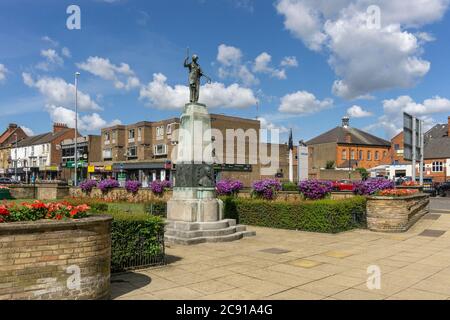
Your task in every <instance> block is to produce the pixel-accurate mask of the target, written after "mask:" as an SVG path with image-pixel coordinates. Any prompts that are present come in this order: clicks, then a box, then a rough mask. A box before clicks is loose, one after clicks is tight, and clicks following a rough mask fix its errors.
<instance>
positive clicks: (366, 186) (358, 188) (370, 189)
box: [353, 179, 395, 196]
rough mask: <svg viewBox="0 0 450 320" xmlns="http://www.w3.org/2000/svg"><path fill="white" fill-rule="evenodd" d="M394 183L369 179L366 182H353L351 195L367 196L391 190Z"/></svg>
mask: <svg viewBox="0 0 450 320" xmlns="http://www.w3.org/2000/svg"><path fill="white" fill-rule="evenodd" d="M394 187H395V183H394V182H392V181H391V180H386V179H370V180H366V181H360V182H355V183H354V184H353V193H354V194H357V195H360V196H369V195H373V194H375V193H377V192H378V191H380V190H386V189H393V188H394Z"/></svg>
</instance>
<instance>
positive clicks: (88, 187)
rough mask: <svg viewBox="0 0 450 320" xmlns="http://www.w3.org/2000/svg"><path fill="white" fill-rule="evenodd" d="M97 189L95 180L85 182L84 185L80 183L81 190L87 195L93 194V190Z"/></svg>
mask: <svg viewBox="0 0 450 320" xmlns="http://www.w3.org/2000/svg"><path fill="white" fill-rule="evenodd" d="M95 187H97V181H95V180H85V181H83V182H82V183H80V188H81V190H83V191H84V192H86V193H89V192H91V191H92V189H94V188H95Z"/></svg>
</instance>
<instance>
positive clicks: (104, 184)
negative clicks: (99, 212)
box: [98, 179, 120, 192]
mask: <svg viewBox="0 0 450 320" xmlns="http://www.w3.org/2000/svg"><path fill="white" fill-rule="evenodd" d="M119 187H120V184H119V182H118V181H117V180H114V179H107V180H102V181H100V182H99V183H98V188H99V189H100V190H101V191H102V192H108V191H109V190H111V189H114V188H119Z"/></svg>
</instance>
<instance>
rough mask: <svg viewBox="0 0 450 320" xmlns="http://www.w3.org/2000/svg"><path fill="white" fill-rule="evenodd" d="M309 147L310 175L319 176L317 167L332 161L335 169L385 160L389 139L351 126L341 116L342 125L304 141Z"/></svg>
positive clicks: (352, 168)
mask: <svg viewBox="0 0 450 320" xmlns="http://www.w3.org/2000/svg"><path fill="white" fill-rule="evenodd" d="M306 144H307V145H308V149H309V160H308V166H309V177H310V178H320V171H321V170H324V169H326V167H327V166H329V165H330V164H334V168H335V169H337V170H347V171H352V170H354V169H356V168H365V169H370V168H373V167H377V166H379V165H381V164H383V163H384V162H385V159H386V158H387V157H388V155H389V151H390V148H391V143H390V142H389V141H386V140H384V139H381V138H379V137H376V136H374V135H372V134H369V133H367V132H364V131H362V130H359V129H356V128H353V127H351V126H350V119H349V118H347V117H344V118H343V119H342V125H341V126H338V127H336V128H334V129H332V130H330V131H327V132H325V133H323V134H321V135H319V136H317V137H315V138H313V139H311V140H309V141H307V142H306Z"/></svg>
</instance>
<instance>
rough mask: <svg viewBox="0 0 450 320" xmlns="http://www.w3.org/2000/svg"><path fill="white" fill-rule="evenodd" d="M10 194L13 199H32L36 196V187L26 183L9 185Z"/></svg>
mask: <svg viewBox="0 0 450 320" xmlns="http://www.w3.org/2000/svg"><path fill="white" fill-rule="evenodd" d="M9 188H10V192H11V196H12V197H13V198H14V199H34V198H35V197H37V187H33V186H28V185H19V186H10V187H9Z"/></svg>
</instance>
